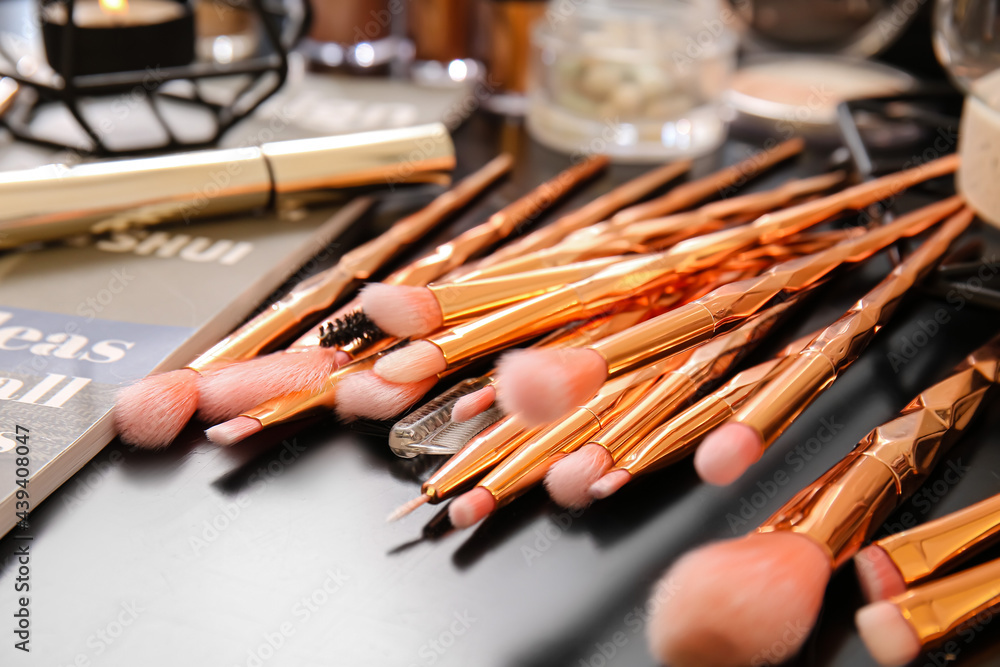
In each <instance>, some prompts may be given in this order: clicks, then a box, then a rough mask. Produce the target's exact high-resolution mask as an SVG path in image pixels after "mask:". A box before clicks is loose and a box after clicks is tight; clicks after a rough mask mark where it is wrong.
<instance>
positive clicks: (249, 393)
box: [198, 347, 346, 424]
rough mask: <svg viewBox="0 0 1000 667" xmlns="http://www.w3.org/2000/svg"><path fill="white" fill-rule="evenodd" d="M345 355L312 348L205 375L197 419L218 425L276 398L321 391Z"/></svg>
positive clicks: (244, 363) (252, 360)
mask: <svg viewBox="0 0 1000 667" xmlns="http://www.w3.org/2000/svg"><path fill="white" fill-rule="evenodd" d="M342 356H346V355H344V353H343V352H339V351H338V350H332V349H329V348H321V347H315V348H309V349H303V350H301V351H296V352H275V353H274V354H269V355H267V356H264V357H258V358H256V359H251V360H249V361H242V362H238V363H234V364H230V365H228V366H223V367H222V368H218V369H214V370H211V371H208V372H207V373H204V374H203V375H202V376H201V379H200V380H199V382H198V393H199V400H198V418H199V419H201V420H202V421H204V422H207V423H210V424H215V423H218V422H222V421H226V420H228V419H232V418H233V417H235V416H237V415H239V414H240V413H242V412H245V411H247V410H249V409H250V408H252V407H254V406H257V405H260V404H261V403H263V402H265V401H267V400H270V399H272V398H274V397H276V396H282V395H284V394H289V393H291V392H293V391H302V390H307V389H319V388H320V387H322V386H323V383H324V382H325V381H326V379H327V377H328V376H329V375H330V373H331V372H333V371H334V370H336V369H337V367H338V365H339V362H340V357H342Z"/></svg>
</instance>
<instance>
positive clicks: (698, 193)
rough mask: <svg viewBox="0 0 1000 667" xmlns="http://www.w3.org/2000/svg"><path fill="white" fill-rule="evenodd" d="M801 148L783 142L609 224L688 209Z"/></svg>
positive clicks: (795, 141) (799, 143)
mask: <svg viewBox="0 0 1000 667" xmlns="http://www.w3.org/2000/svg"><path fill="white" fill-rule="evenodd" d="M804 146H805V143H804V142H803V141H802V139H799V138H795V139H790V140H789V141H785V142H782V143H780V144H778V145H777V146H774V147H773V148H770V149H767V150H763V151H761V152H759V153H757V154H755V155H752V156H750V157H749V158H747V159H745V160H743V161H741V162H737V163H736V164H734V165H730V166H728V167H725V168H723V169H720V170H719V171H717V172H715V173H712V174H709V175H708V176H705V177H703V178H699V179H696V180H693V181H688V182H687V183H683V184H681V185H679V186H677V187H676V188H673V189H672V190H671V191H670V192H668V193H667V194H665V195H663V196H662V197H658V198H656V199H653V200H652V201H648V202H645V203H643V204H637V205H636V206H633V207H631V208H627V209H625V210H624V211H622V212H621V213H619V214H617V215H616V216H614V217H613V218H612V219H611V221H612V223H613V224H615V225H626V224H629V223H632V222H635V221H637V220H647V219H649V218H656V217H659V216H662V215H666V214H667V213H673V212H674V211H680V210H683V209H685V208H690V207H691V206H693V205H694V204H696V203H697V202H699V201H702V200H703V199H707V198H708V197H713V196H717V195H718V194H719V192H720V191H721V190H724V189H726V188H728V187H732V186H733V185H734V184H736V183H738V182H740V181H742V180H746V179H747V178H748V177H752V176H753V175H756V174H760V173H762V172H764V171H766V170H767V169H769V168H770V167H773V166H774V165H776V164H778V163H779V162H783V161H784V160H787V159H788V158H790V157H793V156H795V155H798V154H799V153H801V152H802V148H803V147H804Z"/></svg>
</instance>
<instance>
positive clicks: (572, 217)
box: [476, 160, 691, 271]
mask: <svg viewBox="0 0 1000 667" xmlns="http://www.w3.org/2000/svg"><path fill="white" fill-rule="evenodd" d="M690 168H691V160H679V161H677V162H672V163H670V164H665V165H663V166H662V167H658V168H656V169H653V170H652V171H649V172H647V173H645V174H643V175H642V176H639V177H637V178H633V179H632V180H631V181H628V182H626V183H624V184H622V185H619V186H618V187H617V188H615V189H614V190H612V191H611V192H608V193H607V194H604V195H601V196H600V197H598V198H596V199H594V200H593V201H591V202H590V203H588V204H586V205H584V206H583V207H581V208H579V209H577V210H575V211H573V212H572V213H568V214H566V215H564V216H563V217H561V218H559V219H558V220H556V221H555V222H553V223H552V224H550V225H546V226H545V227H542V228H541V229H538V230H535V231H533V232H531V233H530V234H528V235H527V236H524V237H522V238H520V239H517V240H515V241H512V242H510V243H508V244H507V245H505V246H503V247H501V248H498V249H497V251H496V252H494V253H493V254H492V255H490V256H489V257H486V258H484V259H483V261H482V262H481V263H480V264H479V265H478V266H476V270H477V271H479V270H481V269H483V268H485V267H487V266H493V265H495V264H500V263H502V262H505V261H507V260H509V259H513V258H515V257H522V256H524V255H527V254H528V253H532V252H536V251H538V250H542V249H543V248H548V247H550V246H552V245H555V244H556V243H558V242H559V241H561V240H562V239H563V238H565V237H566V236H567V235H569V234H571V233H573V232H575V231H577V230H579V229H583V228H584V227H588V226H590V225H593V224H595V223H598V222H600V221H601V220H604V219H606V218H607V217H608V216H610V215H611V214H612V213H614V212H615V211H618V210H620V209H622V208H624V207H625V206H628V205H629V204H631V203H632V202H635V201H638V200H639V199H642V198H643V197H645V196H646V195H648V194H649V193H650V192H652V191H653V190H656V189H657V188H659V187H660V186H662V185H664V184H666V183H669V182H670V181H672V180H674V179H675V178H677V177H678V176H680V175H681V174H683V173H684V172H686V171H688V170H689V169H690Z"/></svg>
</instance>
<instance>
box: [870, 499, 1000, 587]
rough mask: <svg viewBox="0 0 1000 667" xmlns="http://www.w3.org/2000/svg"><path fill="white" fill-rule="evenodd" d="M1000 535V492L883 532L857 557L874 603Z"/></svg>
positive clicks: (977, 550) (946, 567)
mask: <svg viewBox="0 0 1000 667" xmlns="http://www.w3.org/2000/svg"><path fill="white" fill-rule="evenodd" d="M998 537H1000V495H996V496H993V497H991V498H987V499H986V500H983V501H980V502H978V503H976V504H975V505H971V506H969V507H966V508H965V509H962V510H959V511H957V512H952V513H951V514H948V515H946V516H943V517H941V518H939V519H935V520H934V521H928V522H927V523H925V524H922V525H919V526H916V527H914V528H910V529H909V530H904V531H903V532H901V533H896V534H895V535H889V536H888V537H883V538H882V539H881V540H877V541H875V542H874V543H872V544H871V545H869V546H867V547H865V548H864V549H862V550H861V551H859V552H858V554H857V555H856V556H855V557H854V565H855V568H856V569H857V572H858V580H859V581H860V582H861V588H862V590H863V591H864V592H865V597H867V598H868V601H869V602H874V601H876V600H883V599H885V598H889V597H893V596H895V595H900V594H902V593H903V592H904V591H905V590H906V589H907V588H909V587H911V586H913V585H915V584H919V583H922V582H924V581H925V580H927V579H930V578H932V577H937V576H940V575H941V574H943V573H945V572H947V571H948V570H950V569H953V568H954V567H955V565H957V564H958V563H961V562H962V561H964V560H966V559H968V558H971V557H972V556H974V555H976V554H978V553H980V552H981V551H982V550H984V549H986V548H988V547H990V546H992V545H994V544H995V543H996V541H997V538H998Z"/></svg>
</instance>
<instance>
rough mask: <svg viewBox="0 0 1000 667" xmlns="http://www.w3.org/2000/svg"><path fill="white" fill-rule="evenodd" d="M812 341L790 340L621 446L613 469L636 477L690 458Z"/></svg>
mask: <svg viewBox="0 0 1000 667" xmlns="http://www.w3.org/2000/svg"><path fill="white" fill-rule="evenodd" d="M810 340H811V337H804V338H800V339H798V340H796V341H794V342H792V343H790V344H789V345H787V346H786V347H785V348H784V349H782V350H781V351H780V352H779V353H778V354H777V356H775V357H774V358H773V359H769V360H767V361H765V362H762V363H759V364H757V365H756V366H753V367H752V368H748V369H747V370H745V371H741V372H739V373H737V374H736V375H734V376H733V377H732V378H730V379H729V381H728V382H726V383H725V384H724V385H722V386H721V387H719V388H718V389H716V390H715V391H713V392H712V393H711V394H709V395H708V396H706V397H705V398H703V399H701V400H700V401H698V402H697V403H695V404H694V405H692V406H691V407H689V408H687V409H686V410H684V411H682V412H680V413H679V414H678V415H676V416H675V417H674V418H673V419H671V420H670V421H668V422H667V423H665V424H663V425H662V426H659V427H657V428H655V429H654V430H653V431H651V432H650V433H649V434H648V435H647V436H646V437H645V438H643V439H642V440H640V441H638V442H636V443H634V444H633V445H632V446H631V447H630V448H628V449H617V450H616V451H615V452H614V454H613V456H614V459H615V466H614V467H613V468H612V469H611V470H609V472H611V471H613V470H624V471H626V472H627V473H629V474H630V475H632V476H635V475H638V474H640V473H644V472H651V471H653V470H659V469H660V468H663V467H665V466H668V465H670V464H672V463H674V462H676V461H679V460H681V459H682V458H684V457H686V456H687V455H688V454H690V453H692V452H693V451H694V449H695V446H696V445H697V444H698V442H699V441H701V439H702V438H703V437H704V436H705V435H706V434H708V432H709V431H711V430H712V429H714V428H715V427H717V426H719V425H720V424H722V423H723V422H724V421H725V420H727V419H729V418H730V417H732V416H733V414H735V413H736V408H737V407H738V406H739V405H740V404H741V403H742V402H743V401H745V400H746V399H747V398H748V397H749V396H751V395H752V394H753V392H754V391H756V389H757V388H758V387H760V386H761V384H763V383H764V382H765V381H766V380H767V378H768V377H770V376H771V374H773V373H774V370H775V369H776V368H777V367H778V364H779V363H780V362H781V360H782V359H784V358H786V357H787V356H788V355H791V354H796V353H797V352H798V351H799V350H801V349H802V348H803V347H805V346H806V344H808V343H809V341H810Z"/></svg>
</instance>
